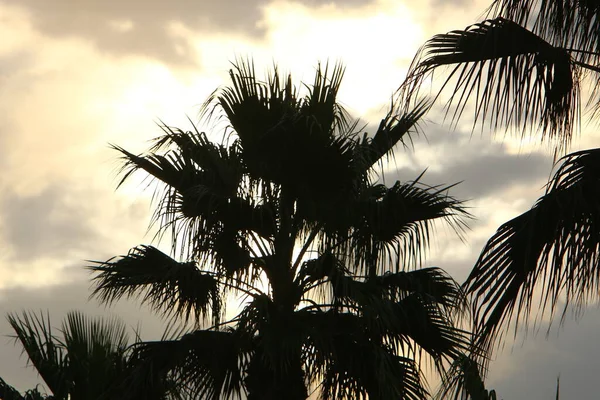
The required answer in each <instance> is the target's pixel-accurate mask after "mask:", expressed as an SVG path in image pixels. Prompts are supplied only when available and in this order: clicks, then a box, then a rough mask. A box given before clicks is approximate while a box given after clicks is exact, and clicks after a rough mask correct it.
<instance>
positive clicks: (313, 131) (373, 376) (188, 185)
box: [91, 62, 469, 400]
mask: <svg viewBox="0 0 600 400" xmlns="http://www.w3.org/2000/svg"><path fill="white" fill-rule="evenodd" d="M342 75H343V70H342V68H341V67H339V66H336V67H334V68H333V69H328V68H327V67H325V68H324V69H323V68H321V67H319V68H318V69H317V71H316V76H315V80H314V82H313V83H312V85H306V86H305V89H306V91H305V93H303V92H301V91H300V90H298V89H297V88H296V87H295V86H294V85H293V84H292V79H291V77H290V76H288V77H286V78H282V77H281V76H280V75H279V74H278V72H277V70H276V69H275V70H274V71H273V72H272V73H271V74H270V75H269V76H268V77H267V79H266V81H265V82H261V81H259V80H258V79H257V77H256V74H255V71H254V68H253V65H252V64H251V63H246V62H238V63H236V64H235V65H234V68H233V69H232V70H231V72H230V78H231V84H230V86H228V87H225V88H222V89H220V90H218V91H216V92H215V93H214V94H213V95H212V96H211V97H210V98H209V99H208V100H207V102H206V103H205V105H204V107H203V110H204V111H203V112H204V115H205V116H207V118H209V119H211V120H212V121H215V120H216V121H217V122H218V123H216V124H215V126H219V124H220V126H221V127H222V128H223V130H224V132H225V134H224V135H223V138H224V139H223V142H222V143H220V144H219V143H215V142H213V141H210V140H209V139H208V136H207V135H206V134H205V133H202V132H199V131H197V130H193V131H191V132H184V131H182V130H179V129H176V128H171V127H167V126H163V127H162V128H163V130H164V136H162V137H160V138H158V139H156V141H155V143H154V145H153V146H152V147H151V148H150V150H149V152H148V153H147V154H145V155H136V154H133V153H131V152H129V151H127V150H125V149H122V148H120V147H116V149H117V150H119V151H120V152H121V154H122V155H123V159H124V163H125V164H124V165H125V166H124V169H123V174H124V177H123V180H126V179H128V178H129V177H130V176H131V174H132V173H134V172H136V171H140V170H141V171H143V172H144V173H145V174H147V175H148V176H150V177H151V178H153V179H155V180H156V181H157V182H158V184H159V186H158V187H159V189H158V190H159V196H158V198H159V199H160V200H159V202H158V203H157V211H156V214H155V217H154V221H155V222H156V223H158V224H159V227H160V231H161V232H162V233H164V232H170V233H171V238H172V254H171V255H167V254H165V253H163V252H161V251H160V250H158V249H157V248H155V247H152V246H148V245H141V246H137V247H135V248H133V249H132V250H131V251H130V252H129V253H128V254H126V255H123V256H120V257H117V258H114V259H111V260H108V261H106V262H97V263H96V264H95V265H93V266H91V269H92V270H93V272H94V273H95V278H94V279H95V284H96V287H95V292H94V293H95V295H96V296H97V297H99V298H100V299H101V300H103V301H104V302H107V303H111V302H112V301H115V300H117V299H120V298H122V297H132V296H133V297H139V298H140V299H141V300H142V301H143V302H145V303H148V304H149V305H151V306H152V307H154V309H155V310H156V311H158V312H160V313H162V314H164V315H166V316H168V317H169V318H172V319H174V320H179V321H180V322H182V323H184V324H185V323H187V326H193V327H192V328H189V330H188V331H187V332H185V334H182V335H179V336H176V337H173V338H171V339H169V340H166V339H165V340H161V341H155V342H143V343H139V344H137V345H136V346H135V349H134V357H135V358H136V359H137V360H138V361H139V362H138V366H137V368H136V372H135V373H134V374H132V375H131V377H130V379H129V381H128V382H127V385H126V386H127V387H130V388H139V387H140V386H144V383H145V382H148V380H149V379H150V378H149V376H150V375H149V374H151V373H157V371H158V372H160V373H166V374H169V376H170V377H171V378H172V379H174V380H175V381H177V382H179V383H180V385H181V389H182V390H183V391H184V392H185V393H186V394H187V395H188V396H189V397H191V398H200V399H222V398H247V399H249V400H254V399H261V400H265V399H266V400H268V399H272V400H275V399H283V398H286V399H292V400H295V399H298V400H299V399H306V398H307V397H308V396H309V394H310V393H312V392H317V393H318V394H319V395H320V396H321V398H323V399H360V398H363V399H365V398H367V396H368V398H369V399H371V400H374V399H392V398H403V399H422V398H425V397H426V396H427V386H426V381H425V379H424V377H423V375H422V371H421V360H424V359H426V358H429V359H430V360H432V361H433V363H434V365H436V366H437V367H438V368H439V369H440V370H441V369H443V368H444V366H445V365H447V364H446V363H447V362H451V361H452V360H454V358H455V357H457V356H458V355H459V354H461V352H463V351H466V350H467V348H468V346H469V343H468V337H467V336H468V335H467V334H466V332H464V331H462V330H461V329H459V328H458V327H457V325H456V324H455V321H456V318H457V316H459V315H460V313H461V312H462V311H463V309H464V306H465V302H464V297H463V293H462V291H461V289H460V286H459V285H457V284H456V283H455V282H454V281H453V280H452V279H451V278H450V277H449V276H448V275H446V274H445V273H444V272H443V271H442V270H440V269H438V268H420V265H421V264H420V262H421V257H422V252H423V250H424V249H425V248H426V247H427V245H428V243H429V240H430V234H431V231H432V229H433V227H434V223H435V222H436V221H438V220H440V221H442V222H445V223H448V224H450V225H451V226H452V227H453V228H454V229H456V230H457V231H459V232H460V230H461V229H462V228H463V226H464V223H465V219H466V218H468V214H467V213H466V211H465V210H464V207H463V206H462V204H461V202H460V201H458V200H456V199H454V198H452V197H450V196H449V195H448V187H445V186H435V187H431V186H426V185H423V184H421V183H420V182H419V178H420V177H417V179H414V180H413V181H402V182H400V181H398V182H395V183H394V184H392V185H391V186H386V185H384V184H383V183H381V182H382V181H381V180H378V178H379V176H378V174H377V173H376V172H377V170H378V168H377V166H378V165H379V164H378V163H379V162H380V161H381V160H382V159H384V158H386V157H390V156H392V154H393V148H394V147H395V145H396V144H398V143H401V142H403V141H404V140H406V139H408V138H409V135H410V133H411V132H412V131H414V130H415V129H416V124H417V122H418V121H419V119H420V118H421V117H422V116H423V114H424V113H425V112H426V110H427V105H426V104H424V103H419V104H417V105H416V106H415V107H414V108H412V109H410V110H408V111H405V112H402V113H400V112H398V111H397V110H396V109H395V108H394V107H392V109H391V110H390V112H389V114H388V115H387V116H386V117H385V118H383V120H382V121H381V123H380V124H379V126H378V127H377V129H376V131H375V132H374V133H373V134H372V135H367V134H366V133H365V134H362V133H361V134H359V133H360V132H359V129H358V125H357V122H352V121H351V120H350V118H349V115H348V114H347V113H346V112H345V111H344V109H343V107H342V106H340V104H339V103H338V102H337V92H338V89H339V86H340V83H341V80H342ZM227 296H229V297H227ZM231 296H238V297H239V296H241V297H242V298H243V299H244V300H245V301H244V304H243V305H242V306H241V308H240V309H239V312H237V315H236V316H235V317H234V318H232V319H225V317H224V315H225V314H224V312H225V305H227V299H230V298H231ZM229 307H235V306H232V305H229Z"/></svg>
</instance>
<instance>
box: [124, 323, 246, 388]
mask: <svg viewBox="0 0 600 400" xmlns="http://www.w3.org/2000/svg"><path fill="white" fill-rule="evenodd" d="M244 351H245V350H244V348H243V345H242V343H241V342H240V340H239V339H238V337H237V336H236V335H235V334H233V333H232V332H228V331H207V330H198V331H194V332H191V333H188V334H185V335H183V336H182V337H181V338H179V339H177V340H162V341H156V342H144V343H138V344H136V345H135V346H134V347H133V349H132V354H131V359H132V362H133V364H134V369H133V371H132V372H131V374H130V375H129V377H128V378H127V379H126V381H125V385H124V387H123V388H122V389H123V392H124V398H126V399H127V398H129V397H128V395H136V396H139V395H140V394H143V393H146V395H147V396H151V395H152V392H154V391H156V390H157V385H160V384H161V382H163V383H164V382H165V381H164V379H165V377H168V381H170V382H175V383H176V386H177V388H178V390H180V391H181V392H182V393H184V394H186V395H187V396H189V397H190V398H202V399H211V400H218V399H241V398H242V394H243V393H244V388H243V382H242V379H243V373H242V370H243V365H244V362H245V361H244V358H243V357H244ZM163 389H164V388H163ZM141 398H152V397H141Z"/></svg>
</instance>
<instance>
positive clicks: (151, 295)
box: [89, 246, 221, 322]
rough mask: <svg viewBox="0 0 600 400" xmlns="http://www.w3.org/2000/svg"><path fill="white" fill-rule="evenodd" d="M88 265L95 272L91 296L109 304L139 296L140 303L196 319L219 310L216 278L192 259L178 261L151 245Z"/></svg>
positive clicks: (218, 290)
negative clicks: (94, 284)
mask: <svg viewBox="0 0 600 400" xmlns="http://www.w3.org/2000/svg"><path fill="white" fill-rule="evenodd" d="M94 264H95V265H92V266H90V267H89V269H90V270H91V271H92V272H93V273H96V276H95V277H94V278H93V280H94V281H95V283H96V287H95V289H94V291H93V294H92V296H97V297H98V298H99V299H100V300H101V301H102V302H105V303H107V304H110V303H112V302H114V301H117V300H119V299H121V298H122V297H123V296H125V297H141V299H142V302H143V303H147V304H149V305H150V306H151V307H152V308H153V309H155V310H157V311H159V312H161V313H163V314H164V315H167V316H174V315H177V316H182V317H183V318H184V319H185V320H186V321H187V320H188V319H189V318H190V317H193V318H194V319H195V321H196V322H199V321H201V319H202V318H205V317H207V316H208V315H212V318H213V319H214V320H215V321H217V320H218V319H219V317H220V313H221V298H220V287H219V281H218V280H217V279H216V278H215V276H214V274H207V273H203V272H201V271H200V270H199V269H198V268H197V266H196V263H195V262H183V263H182V262H178V261H176V260H174V259H172V258H171V257H169V256H168V255H166V254H164V253H163V252H161V251H160V250H158V249H156V248H155V247H152V246H138V247H135V248H133V249H132V250H131V251H130V252H129V254H127V255H125V256H121V257H120V258H118V259H110V260H108V261H105V262H100V261H96V262H94Z"/></svg>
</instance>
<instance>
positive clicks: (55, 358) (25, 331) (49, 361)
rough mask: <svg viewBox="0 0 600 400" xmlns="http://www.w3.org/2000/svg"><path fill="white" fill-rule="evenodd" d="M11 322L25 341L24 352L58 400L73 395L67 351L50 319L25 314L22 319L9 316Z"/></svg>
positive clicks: (20, 340)
mask: <svg viewBox="0 0 600 400" xmlns="http://www.w3.org/2000/svg"><path fill="white" fill-rule="evenodd" d="M7 318H8V322H9V324H10V326H11V327H12V329H13V330H14V331H15V334H16V336H15V338H16V339H17V340H19V342H21V345H22V346H23V352H24V353H26V354H27V357H28V358H29V362H31V364H32V365H33V366H34V367H35V369H36V370H37V372H38V373H39V374H40V376H41V377H42V379H43V380H44V382H46V385H47V386H48V388H49V389H50V391H51V392H52V393H53V394H54V396H55V397H56V398H57V399H66V398H67V394H68V393H69V390H70V387H69V382H70V380H69V376H68V375H69V371H68V361H67V359H66V356H67V355H66V350H65V348H64V347H63V346H62V345H61V344H60V341H59V340H58V339H57V338H56V337H55V336H54V335H53V334H52V327H51V325H50V317H49V316H48V315H46V316H44V315H43V314H42V313H40V315H39V316H38V315H36V314H34V313H27V312H24V313H23V315H22V316H20V317H18V316H16V315H15V314H9V315H8V317H7Z"/></svg>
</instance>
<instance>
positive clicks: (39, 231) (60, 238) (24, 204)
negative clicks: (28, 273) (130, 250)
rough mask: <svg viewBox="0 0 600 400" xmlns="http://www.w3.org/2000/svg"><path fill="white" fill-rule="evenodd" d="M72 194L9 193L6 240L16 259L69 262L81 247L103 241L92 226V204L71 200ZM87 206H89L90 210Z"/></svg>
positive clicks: (1, 208)
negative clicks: (73, 251) (53, 259)
mask: <svg viewBox="0 0 600 400" xmlns="http://www.w3.org/2000/svg"><path fill="white" fill-rule="evenodd" d="M67 196H69V192H68V191H66V190H65V188H63V187H60V186H50V187H47V188H45V189H44V190H43V191H42V192H40V193H38V194H35V195H24V196H21V195H18V194H16V193H14V192H12V193H11V192H10V191H5V192H4V193H3V196H2V199H0V218H1V220H2V224H1V226H2V233H3V236H4V237H3V239H4V241H5V243H6V244H8V245H9V246H10V248H11V249H12V255H13V260H15V261H18V262H27V261H31V260H33V259H36V258H40V257H50V258H54V257H61V256H62V257H64V258H65V259H68V258H69V257H68V256H67V254H69V253H70V252H71V251H72V250H76V249H77V247H85V248H88V249H89V247H90V245H91V243H93V242H96V241H98V240H99V239H100V237H99V235H98V233H97V232H95V231H94V229H93V228H92V226H91V225H90V219H89V213H90V211H91V210H90V209H89V205H90V203H89V202H74V201H72V200H71V201H69V199H68V197H67ZM86 206H87V207H86Z"/></svg>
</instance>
